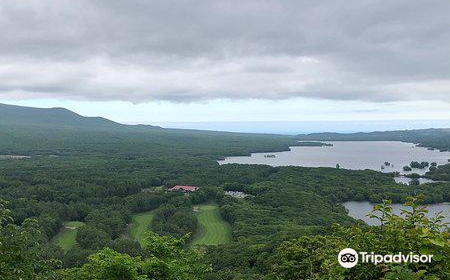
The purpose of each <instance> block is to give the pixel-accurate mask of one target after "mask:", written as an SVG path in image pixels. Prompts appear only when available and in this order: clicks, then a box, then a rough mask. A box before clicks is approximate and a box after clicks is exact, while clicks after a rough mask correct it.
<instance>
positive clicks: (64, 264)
mask: <svg viewBox="0 0 450 280" xmlns="http://www.w3.org/2000/svg"><path fill="white" fill-rule="evenodd" d="M0 109H2V108H0ZM9 109H10V108H9ZM55 112H56V113H55ZM1 113H2V111H1V110H0V116H2V115H1ZM19 113H20V114H19ZM19 113H17V112H16V113H15V114H16V115H14V114H13V113H11V112H9V113H8V114H9V115H7V116H8V118H6V117H4V116H6V113H5V115H3V116H2V117H1V118H0V119H1V121H0V155H15V156H17V155H23V156H27V157H26V158H22V159H15V158H10V157H4V158H3V159H0V198H1V199H2V203H1V215H2V219H1V235H2V236H1V238H2V239H1V242H0V246H3V247H2V250H3V251H2V252H5V253H4V254H3V253H0V260H1V267H0V278H2V279H17V278H19V277H20V278H22V279H75V278H77V279H210V280H214V279H223V280H225V279H324V277H323V275H325V274H320V273H329V275H334V276H335V275H337V274H336V273H340V272H339V271H335V270H333V269H332V268H329V269H328V270H326V269H324V270H323V272H320V273H319V272H317V273H316V272H315V273H314V275H313V274H311V275H310V276H311V277H306V276H302V277H300V278H298V277H297V276H295V275H297V274H295V273H294V274H289V275H288V274H286V273H288V271H290V270H289V269H293V268H292V267H291V268H289V265H291V264H292V263H293V260H289V258H290V257H294V256H290V255H289V253H288V250H287V249H286V250H285V248H291V247H292V246H290V245H286V244H293V246H300V247H302V246H303V245H302V244H303V243H305V242H306V243H305V246H306V247H307V246H315V247H314V248H315V250H318V248H317V247H318V246H319V245H318V244H322V243H321V242H325V241H323V240H324V239H323V237H322V236H333V238H335V239H336V240H337V241H336V243H334V245H336V246H337V245H339V244H340V243H339V242H341V243H342V240H341V241H339V238H341V239H342V234H343V231H345V230H347V229H348V228H352V227H357V228H358V229H360V230H364V231H368V232H370V231H371V230H372V229H369V228H368V227H367V225H365V224H364V223H363V222H362V221H355V220H354V219H352V218H350V217H349V216H348V215H347V212H346V210H345V208H344V207H343V206H342V205H341V203H342V202H344V201H350V200H356V201H363V200H368V201H372V202H382V201H383V200H384V199H391V200H392V201H393V202H405V201H407V198H408V197H409V196H416V195H419V194H423V197H421V201H420V202H421V203H431V202H443V201H446V202H448V201H450V192H449V188H450V183H448V182H440V183H433V184H426V185H419V186H406V185H401V184H396V183H395V182H394V180H393V174H384V173H380V172H376V171H370V170H361V171H353V170H344V169H336V168H303V167H270V166H264V165H238V164H229V165H219V164H218V163H217V159H220V158H222V157H225V156H229V155H245V154H249V153H250V152H262V151H281V150H286V149H288V147H289V146H290V145H295V144H296V142H295V141H296V140H295V139H294V137H289V136H277V135H254V134H242V133H224V132H207V131H193V130H169V129H162V128H157V127H150V126H144V127H141V126H139V127H133V126H131V127H129V126H123V125H119V124H115V123H111V122H109V121H107V120H103V119H98V118H95V119H93V120H90V119H84V117H81V116H78V115H76V116H73V115H72V117H71V118H69V119H70V121H66V122H62V123H61V122H57V123H54V122H46V119H45V118H44V119H42V120H39V118H38V117H36V116H35V117H34V119H35V122H34V123H25V122H24V121H23V120H24V118H23V115H24V114H25V115H27V114H29V113H30V112H29V111H28V110H26V109H24V111H20V112H19ZM50 113H51V114H50ZM50 113H49V114H50V115H49V116H50V117H51V118H55V117H56V118H58V117H60V119H62V120H64V118H67V114H69V115H71V114H70V113H68V112H67V111H65V110H59V111H58V110H57V111H52V112H50ZM17 114H19V117H18V116H17ZM55 114H56V115H55ZM61 114H62V115H61ZM40 115H41V113H39V114H38V115H37V116H40ZM46 118H47V117H46ZM91 121H93V122H94V124H92V123H91ZM86 122H87V123H89V125H86ZM98 122H101V123H106V124H104V125H102V126H101V129H92V128H93V127H94V128H95V124H96V123H98ZM90 124H92V126H91V125H90ZM436 147H437V148H439V147H438V146H436ZM445 174H447V175H448V167H445V166H444V167H437V168H436V169H435V170H434V171H430V172H429V173H427V176H429V177H431V178H440V179H441V180H446V179H445V178H446V177H445V176H446V175H445ZM176 184H183V185H196V186H199V187H200V189H199V191H197V192H195V193H192V194H190V195H184V194H182V193H177V192H175V193H173V192H167V191H165V189H166V188H168V187H172V186H174V185H176ZM230 190H233V191H241V192H244V193H246V194H249V195H250V196H248V197H246V198H245V199H240V198H233V197H230V196H227V195H225V191H230ZM3 201H7V202H3ZM206 202H214V203H216V204H217V205H218V206H219V209H220V214H221V216H222V218H223V219H224V220H225V221H226V222H228V223H229V224H230V225H231V231H232V233H231V234H232V242H229V243H227V244H222V245H218V246H205V247H201V248H190V247H189V246H188V244H190V243H191V242H192V240H194V238H195V236H196V234H198V229H199V224H198V221H197V218H196V215H195V213H194V211H193V207H194V205H198V204H202V203H206ZM7 209H9V210H7ZM150 210H154V212H153V215H154V216H153V219H152V222H151V225H150V228H149V229H150V230H151V232H149V233H148V234H147V236H146V238H145V239H144V240H143V241H142V242H141V244H143V245H142V246H141V244H140V243H139V242H138V241H135V240H132V239H131V238H129V236H127V231H128V228H129V227H130V224H131V222H132V215H133V214H136V213H141V212H146V211H150ZM30 218H31V219H30ZM421 219H425V218H423V217H421ZM68 221H80V222H83V223H84V226H82V227H80V228H79V229H77V234H76V243H75V246H73V247H72V248H71V249H70V250H68V251H67V252H64V251H63V249H62V248H60V247H58V246H57V245H55V242H52V240H53V239H54V238H55V236H56V235H57V234H58V233H59V232H60V231H61V230H62V228H63V225H64V223H67V222H68ZM405 223H406V222H405ZM335 224H339V225H341V229H340V231H339V233H336V231H335V230H334V229H333V225H335ZM406 226H407V225H404V224H398V225H396V227H395V229H396V230H400V229H401V228H402V227H406ZM422 226H423V227H426V228H428V227H427V226H426V225H422ZM432 233H433V236H435V237H436V238H438V237H439V238H441V239H442V238H448V237H445V236H443V237H442V236H441V235H440V234H441V233H439V232H436V231H434V230H433V231H432ZM442 234H444V233H442ZM8 236H16V237H17V239H14V238H11V239H9V241H7V240H8ZM355 238H361V240H363V237H362V236H358V235H357V234H355ZM433 238H434V237H433ZM325 239H326V238H325ZM289 242H291V243H289ZM327 242H328V241H327ZM327 242H325V243H324V244H328V243H327ZM361 242H362V243H363V241H361ZM380 242H387V241H386V240H380ZM446 242H447V243H446V244H447V245H448V240H447V241H446ZM361 246H362V245H361ZM405 246H406V245H405ZM319 247H320V246H319ZM438 247H439V246H438ZM333 248H334V247H332V246H330V247H329V248H328V249H329V250H334V249H333ZM402 248H403V249H404V248H406V247H402ZM433 248H434V247H433ZM328 249H327V250H328ZM443 250H448V247H445V248H444V249H443ZM10 253H11V254H10ZM325 253H326V252H322V254H325ZM445 261H448V259H445ZM312 262H314V263H316V262H317V260H314V261H313V260H312ZM444 264H445V263H444ZM447 264H448V262H447ZM302 265H305V264H300V266H299V267H302ZM329 265H331V264H329ZM285 266H288V267H286V269H284V268H283V267H285ZM194 267H195V269H194ZM371 269H372V268H371ZM408 269H410V270H411V268H408ZM319 270H320V271H322V269H319ZM372 270H373V269H372ZM413 272H416V271H413ZM441 272H442V273H444V271H443V270H442V271H441ZM114 273H116V274H114ZM289 273H290V272H289ZM298 273H306V272H304V271H303V272H302V271H300V272H298ZM333 273H334V274H333ZM374 273H375V272H374ZM376 273H378V274H372V275H377V277H381V276H380V275H381V274H380V272H379V271H376ZM430 273H431V272H430ZM299 275H300V274H299ZM436 275H437V274H436ZM442 275H443V274H442ZM442 275H440V274H439V277H442ZM447 275H448V274H447ZM146 277H147V278H146ZM296 277H297V278H296ZM314 277H315V278H314ZM330 279H337V278H334V277H331V278H330ZM346 279H356V278H346ZM367 279H369V278H367ZM402 279H403V278H402ZM405 279H411V278H405ZM430 279H433V278H430ZM434 279H445V278H434Z"/></svg>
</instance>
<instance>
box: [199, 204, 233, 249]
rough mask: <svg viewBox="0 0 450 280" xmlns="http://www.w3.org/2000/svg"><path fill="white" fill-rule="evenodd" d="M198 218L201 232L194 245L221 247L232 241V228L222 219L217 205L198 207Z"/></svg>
mask: <svg viewBox="0 0 450 280" xmlns="http://www.w3.org/2000/svg"><path fill="white" fill-rule="evenodd" d="M196 207H197V212H196V216H197V219H198V221H199V223H200V232H199V234H198V236H197V237H196V238H195V239H194V240H193V242H192V245H194V246H195V245H219V244H225V243H228V242H230V241H231V227H230V225H229V224H228V223H227V222H226V221H224V220H223V219H222V216H221V215H220V212H219V206H218V205H217V204H213V203H208V204H202V205H197V206H196Z"/></svg>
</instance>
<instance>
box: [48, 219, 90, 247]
mask: <svg viewBox="0 0 450 280" xmlns="http://www.w3.org/2000/svg"><path fill="white" fill-rule="evenodd" d="M82 226H84V223H83V222H78V221H69V222H64V228H63V229H62V230H61V232H60V233H59V234H58V235H57V236H56V237H55V238H54V240H53V242H54V243H55V244H56V245H58V246H59V247H61V248H62V249H63V250H64V252H67V251H69V250H70V249H71V248H72V247H73V245H75V239H76V237H77V231H78V228H79V227H82Z"/></svg>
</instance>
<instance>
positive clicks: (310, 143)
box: [296, 141, 333, 147]
mask: <svg viewBox="0 0 450 280" xmlns="http://www.w3.org/2000/svg"><path fill="white" fill-rule="evenodd" d="M296 146H303V147H332V146H333V144H330V143H324V142H318V141H299V142H298V144H297V145H296Z"/></svg>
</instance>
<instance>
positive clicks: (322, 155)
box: [219, 141, 450, 224]
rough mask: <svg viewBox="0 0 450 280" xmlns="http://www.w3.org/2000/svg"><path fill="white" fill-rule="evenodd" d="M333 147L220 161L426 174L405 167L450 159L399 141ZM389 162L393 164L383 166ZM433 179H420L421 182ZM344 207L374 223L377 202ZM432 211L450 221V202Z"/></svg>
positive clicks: (342, 143)
mask: <svg viewBox="0 0 450 280" xmlns="http://www.w3.org/2000/svg"><path fill="white" fill-rule="evenodd" d="M325 143H329V144H333V146H323V147H305V146H298V147H291V150H290V151H285V152H278V153H270V152H268V153H253V154H251V156H240V157H227V158H225V159H224V160H221V161H219V164H227V163H241V164H266V165H271V166H287V165H293V166H306V167H336V164H339V166H340V168H346V169H356V170H358V169H373V170H377V171H382V172H393V171H398V172H400V173H401V174H408V173H418V174H424V173H425V172H426V171H427V170H428V169H413V171H411V172H404V171H403V166H405V165H409V164H410V162H411V161H418V162H422V161H428V162H430V163H431V162H436V163H437V164H439V165H441V164H446V163H448V160H449V159H450V152H439V151H438V150H428V149H427V148H422V147H417V146H415V145H414V144H411V143H404V142H398V141H332V142H328V141H327V142H325ZM269 154H270V155H275V157H264V156H265V155H269ZM385 162H389V163H390V164H391V166H385V167H384V169H381V166H382V165H384V163H385ZM395 180H396V181H397V182H399V183H400V182H402V183H408V182H409V181H410V179H409V178H405V177H397V178H395ZM430 181H431V180H427V179H424V178H421V179H420V182H421V183H427V182H430ZM344 206H345V207H346V208H347V209H348V210H349V215H350V216H352V217H354V218H356V219H361V220H364V221H365V222H367V223H368V224H374V223H375V221H371V219H368V218H367V217H365V215H366V214H367V213H369V212H370V211H371V210H372V207H373V205H371V204H370V203H368V202H347V203H346V204H344ZM393 207H394V209H395V211H397V212H398V213H400V209H401V207H403V206H402V205H394V206H393ZM428 208H429V210H430V214H431V215H432V216H433V215H434V214H436V213H437V212H440V211H442V212H443V214H444V215H445V216H446V221H447V222H450V220H449V219H450V204H449V203H440V204H434V205H429V206H428Z"/></svg>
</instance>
